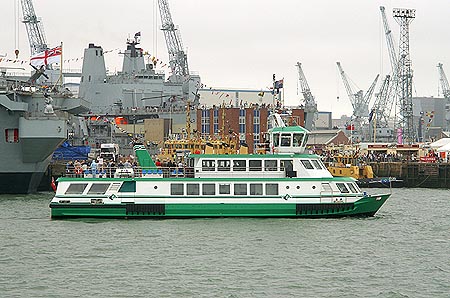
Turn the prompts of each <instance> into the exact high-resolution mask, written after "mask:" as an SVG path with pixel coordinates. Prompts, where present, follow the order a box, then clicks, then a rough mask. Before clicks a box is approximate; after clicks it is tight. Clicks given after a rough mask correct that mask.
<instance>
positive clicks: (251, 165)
mask: <svg viewBox="0 0 450 298" xmlns="http://www.w3.org/2000/svg"><path fill="white" fill-rule="evenodd" d="M300 161H301V163H302V164H303V166H304V167H305V168H306V169H307V170H313V169H317V170H322V169H325V166H324V165H323V164H321V163H320V162H319V161H318V160H315V159H312V160H308V159H301V160H300ZM216 165H217V171H231V165H233V167H232V168H233V171H234V172H241V171H247V160H245V159H235V160H229V159H218V160H213V159H205V160H202V171H203V172H209V171H216ZM289 167H292V160H281V161H280V168H278V160H276V159H268V160H264V171H278V170H284V169H285V168H289ZM248 170H249V171H255V172H256V171H262V170H263V161H262V160H249V161H248Z"/></svg>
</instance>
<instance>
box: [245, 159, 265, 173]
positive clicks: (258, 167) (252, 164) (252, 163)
mask: <svg viewBox="0 0 450 298" xmlns="http://www.w3.org/2000/svg"><path fill="white" fill-rule="evenodd" d="M248 166H249V168H250V171H262V161H261V160H249V161H248Z"/></svg>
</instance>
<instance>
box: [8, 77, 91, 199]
mask: <svg viewBox="0 0 450 298" xmlns="http://www.w3.org/2000/svg"><path fill="white" fill-rule="evenodd" d="M80 102H81V101H80V100H79V99H76V98H73V96H72V94H71V93H70V92H68V91H67V90H65V89H62V88H59V87H58V88H57V87H55V88H46V87H43V86H36V85H34V84H31V83H29V82H25V81H18V80H14V79H12V78H10V77H8V76H6V70H3V71H2V72H1V75H0V130H1V133H2V138H1V139H0V152H1V153H2V161H1V163H0V193H2V194H5V193H33V192H36V191H37V187H38V185H39V183H40V182H41V180H42V177H43V175H44V173H45V172H46V171H47V167H48V165H49V162H50V159H51V156H52V153H53V151H54V150H55V149H56V148H57V147H58V146H59V145H60V144H61V143H62V142H63V141H64V140H65V139H66V138H67V121H68V119H69V115H70V114H73V113H75V114H76V113H80V112H83V111H85V110H86V108H87V107H86V108H81V106H82V104H80Z"/></svg>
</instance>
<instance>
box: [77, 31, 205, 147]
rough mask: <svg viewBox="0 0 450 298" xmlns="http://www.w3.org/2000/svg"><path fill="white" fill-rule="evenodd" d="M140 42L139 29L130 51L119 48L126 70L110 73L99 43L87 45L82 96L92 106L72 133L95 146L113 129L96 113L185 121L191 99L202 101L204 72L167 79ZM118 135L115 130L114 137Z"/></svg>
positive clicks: (129, 120) (107, 139)
mask: <svg viewBox="0 0 450 298" xmlns="http://www.w3.org/2000/svg"><path fill="white" fill-rule="evenodd" d="M139 44H140V34H136V35H135V36H134V38H130V39H128V40H127V48H126V50H125V51H124V52H121V53H120V54H121V55H123V64H122V71H120V72H117V73H115V74H112V75H108V73H107V69H106V65H105V58H104V51H103V48H102V47H101V46H96V45H95V44H89V46H88V48H86V49H85V51H84V58H83V67H82V73H81V80H80V87H79V97H80V98H82V99H83V100H85V101H87V102H89V103H90V106H91V110H90V113H89V114H86V115H85V118H84V120H83V119H80V120H81V123H80V125H79V127H78V131H75V132H74V134H75V135H78V136H81V137H83V139H85V140H86V139H87V140H89V145H91V146H92V145H94V144H95V143H102V142H110V138H111V135H112V131H111V130H114V128H113V127H112V126H111V125H109V123H108V122H104V121H96V122H95V123H92V121H90V119H91V117H93V116H95V117H94V118H98V119H100V120H101V119H102V118H103V117H107V118H108V119H114V118H116V117H121V118H125V119H126V122H127V123H136V122H139V121H142V120H143V119H147V118H170V119H171V120H172V123H180V124H183V125H184V123H185V121H186V116H185V114H186V103H187V101H189V102H190V103H191V106H193V107H196V106H197V105H198V102H199V96H198V92H197V91H198V90H199V89H200V88H201V81H200V77H199V76H198V75H197V74H192V73H191V74H189V75H187V76H185V77H179V76H177V77H175V79H174V77H173V76H169V78H168V79H166V76H165V74H164V72H163V71H157V70H156V66H157V60H155V59H151V58H150V56H148V55H146V53H145V52H144V50H143V49H142V48H141V47H139ZM87 116H90V117H87ZM83 121H85V123H82V122H83ZM193 121H195V120H193ZM99 126H104V127H103V128H100V127H99ZM83 128H86V129H83ZM119 135H120V134H117V133H115V134H114V136H115V138H116V137H119ZM118 143H120V141H118ZM122 143H123V144H125V143H126V142H122Z"/></svg>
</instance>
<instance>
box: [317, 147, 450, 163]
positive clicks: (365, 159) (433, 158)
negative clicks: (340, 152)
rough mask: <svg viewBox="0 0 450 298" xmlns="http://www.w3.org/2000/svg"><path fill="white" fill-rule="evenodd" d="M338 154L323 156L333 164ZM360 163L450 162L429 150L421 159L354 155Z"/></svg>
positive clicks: (324, 154)
mask: <svg viewBox="0 0 450 298" xmlns="http://www.w3.org/2000/svg"><path fill="white" fill-rule="evenodd" d="M335 155H336V154H333V153H332V152H330V151H327V152H323V153H322V154H321V156H322V160H323V161H324V162H333V160H334V158H335ZM352 156H353V157H354V158H355V160H357V161H358V162H359V163H373V162H419V161H426V162H449V160H447V159H445V158H442V157H441V156H440V155H439V153H438V152H436V151H433V150H429V151H428V152H427V153H426V154H425V155H424V156H422V157H420V156H418V155H417V154H416V153H410V154H405V153H398V152H397V153H386V152H376V151H375V152H367V153H364V154H359V153H358V154H354V155H352Z"/></svg>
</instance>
